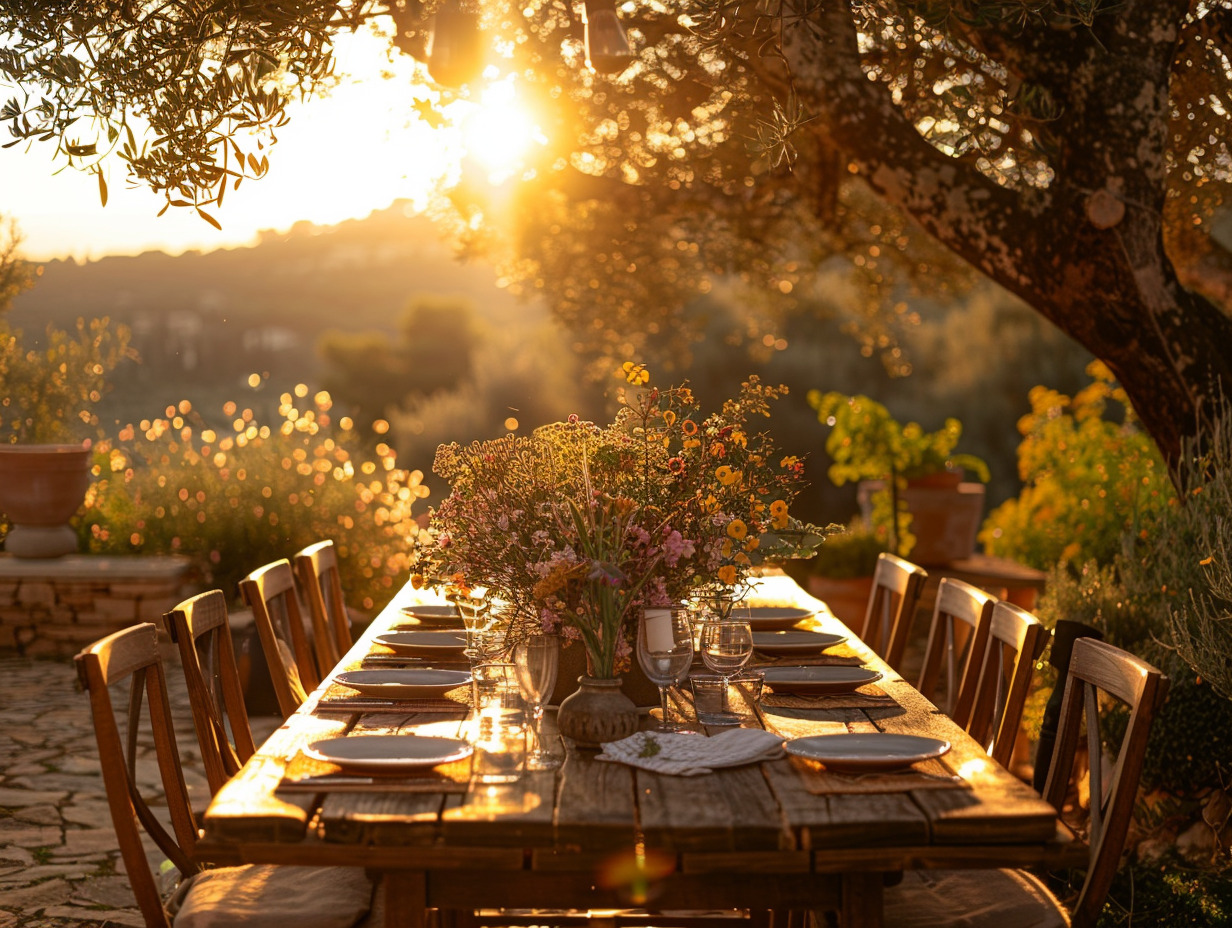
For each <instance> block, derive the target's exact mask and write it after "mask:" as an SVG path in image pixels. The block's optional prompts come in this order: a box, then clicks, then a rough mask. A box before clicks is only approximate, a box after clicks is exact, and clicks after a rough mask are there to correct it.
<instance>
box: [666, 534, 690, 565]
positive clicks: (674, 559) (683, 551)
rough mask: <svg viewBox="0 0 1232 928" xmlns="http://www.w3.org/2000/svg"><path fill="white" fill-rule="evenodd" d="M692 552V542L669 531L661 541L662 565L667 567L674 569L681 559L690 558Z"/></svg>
mask: <svg viewBox="0 0 1232 928" xmlns="http://www.w3.org/2000/svg"><path fill="white" fill-rule="evenodd" d="M694 550H695V548H694V545H693V542H691V541H689V540H688V539H687V538H685V537H684V536H683V535H681V534H680V533H679V532H678V531H676V530H675V529H671V530H669V531H667V537H665V538H664V539H663V563H664V564H666V565H667V566H668V567H675V566H676V565H677V564H679V563H680V561H681V559H682V558H690V557H692V556H693V553H694Z"/></svg>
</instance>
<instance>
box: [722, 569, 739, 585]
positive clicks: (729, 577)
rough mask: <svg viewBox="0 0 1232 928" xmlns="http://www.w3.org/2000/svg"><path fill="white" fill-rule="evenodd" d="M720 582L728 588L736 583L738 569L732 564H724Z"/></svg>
mask: <svg viewBox="0 0 1232 928" xmlns="http://www.w3.org/2000/svg"><path fill="white" fill-rule="evenodd" d="M719 582H720V583H726V584H727V585H728V586H731V584H733V583H735V582H736V568H735V567H734V566H733V565H732V564H724V565H723V566H722V567H720V568H719Z"/></svg>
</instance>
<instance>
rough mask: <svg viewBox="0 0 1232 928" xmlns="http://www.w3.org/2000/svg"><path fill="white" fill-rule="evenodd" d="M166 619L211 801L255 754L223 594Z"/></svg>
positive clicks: (204, 596) (199, 599) (193, 602)
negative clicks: (176, 650) (178, 651)
mask: <svg viewBox="0 0 1232 928" xmlns="http://www.w3.org/2000/svg"><path fill="white" fill-rule="evenodd" d="M163 619H164V621H165V622H166V625H167V630H168V631H169V632H170V633H171V638H172V640H174V641H175V643H176V645H177V646H178V647H179V649H180V664H181V665H182V666H183V668H184V680H185V682H186V683H187V684H188V701H189V703H190V704H191V705H192V714H193V726H194V728H195V729H196V731H197V744H198V745H200V747H201V759H202V761H203V762H204V763H205V775H206V779H207V780H208V781H209V784H210V795H213V794H215V793H217V792H218V790H220V789H221V788H222V785H223V784H224V783H226V782H227V780H229V779H231V777H233V776H235V774H237V773H238V772H239V769H240V767H241V766H242V765H243V764H244V762H245V761H247V760H248V758H250V757H252V755H253V752H254V751H255V750H256V746H255V745H254V744H253V740H252V729H251V728H249V725H248V710H247V708H246V707H245V706H244V691H243V688H242V687H241V686H240V676H239V671H238V670H237V669H236V663H235V648H234V646H233V644H232V641H231V625H230V623H229V621H228V615H227V598H226V596H225V595H224V594H223V592H222V590H209V591H208V592H205V593H201V594H199V595H197V596H194V597H192V599H186V600H184V602H182V603H180V604H179V605H178V606H176V607H175V608H174V609H172V610H171V611H170V612H168V613H167V614H166V615H165V616H164V617H163Z"/></svg>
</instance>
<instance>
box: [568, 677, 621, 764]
mask: <svg viewBox="0 0 1232 928" xmlns="http://www.w3.org/2000/svg"><path fill="white" fill-rule="evenodd" d="M556 721H557V726H558V728H559V729H560V733H561V734H562V735H564V736H565V737H566V738H569V739H571V740H572V741H573V743H574V744H576V745H577V746H578V747H580V748H585V749H587V750H598V749H600V748H602V747H603V745H604V743H605V742H608V741H619V740H620V739H621V738H627V737H629V735H631V734H633V733H634V732H635V731H637V706H635V705H634V704H633V700H631V699H630V698H629V697H628V696H626V695H625V694H624V693H622V692H621V691H620V677H588V676H585V675H583V676H581V677H578V688H577V690H576V691H575V692H574V693H573V694H572V695H570V696H568V697H566V698H565V699H564V701H563V702H561V704H560V711H559V713H558V714H557V717H556Z"/></svg>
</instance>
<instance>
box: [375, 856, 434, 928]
mask: <svg viewBox="0 0 1232 928" xmlns="http://www.w3.org/2000/svg"><path fill="white" fill-rule="evenodd" d="M382 878H383V882H384V886H385V928H425V926H426V924H427V912H428V879H427V876H426V875H425V874H424V872H423V871H422V870H393V871H387V872H385V873H383V874H382Z"/></svg>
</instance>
